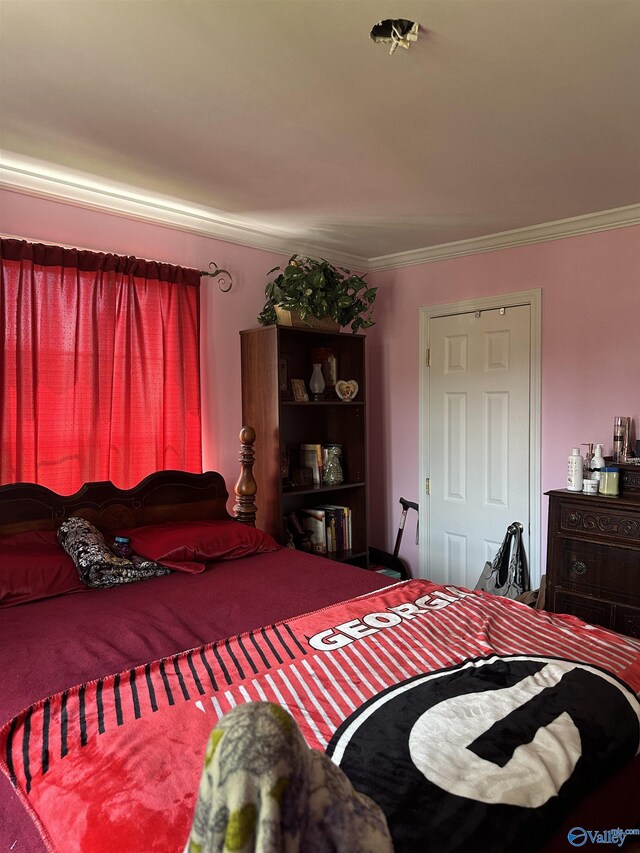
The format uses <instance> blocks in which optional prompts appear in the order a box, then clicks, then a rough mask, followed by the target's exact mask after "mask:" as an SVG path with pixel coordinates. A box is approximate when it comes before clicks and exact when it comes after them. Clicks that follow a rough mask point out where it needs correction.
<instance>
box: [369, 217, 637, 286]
mask: <svg viewBox="0 0 640 853" xmlns="http://www.w3.org/2000/svg"><path fill="white" fill-rule="evenodd" d="M630 225H640V204H631V205H629V206H627V207H616V208H613V209H612V210H601V211H599V212H598V213H587V214H585V215H583V216H574V217H571V218H570V219H559V220H557V221H555V222H543V223H541V224H540V225H530V226H527V227H526V228H515V229H514V230H513V231H501V232H499V233H497V234H487V235H486V236H484V237H473V238H471V239H469V240H458V241H456V242H454V243H441V244H440V245H438V246H428V247H426V248H424V249H415V250H413V251H410V252H398V253H397V254H394V255H381V256H380V257H377V258H369V269H370V270H371V271H374V270H376V271H377V270H389V269H395V268H397V267H406V266H413V265H415V264H426V263H431V262H433V261H443V260H446V259H447V258H459V257H462V256H463V255H477V254H480V253H482V252H493V251H495V250H496V249H508V248H512V247H514V246H527V245H529V244H530V243H544V242H547V241H548V240H560V239H563V238H565V237H577V236H579V235H580V234H592V233H594V232H596V231H608V230H610V229H612V228H625V227H627V226H630Z"/></svg>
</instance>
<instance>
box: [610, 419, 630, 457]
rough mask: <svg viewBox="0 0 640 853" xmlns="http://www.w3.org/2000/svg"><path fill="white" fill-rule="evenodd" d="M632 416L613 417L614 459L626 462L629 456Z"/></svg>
mask: <svg viewBox="0 0 640 853" xmlns="http://www.w3.org/2000/svg"><path fill="white" fill-rule="evenodd" d="M630 424H631V418H625V417H620V416H618V417H616V418H614V419H613V461H614V462H626V460H627V457H628V456H629V427H630Z"/></svg>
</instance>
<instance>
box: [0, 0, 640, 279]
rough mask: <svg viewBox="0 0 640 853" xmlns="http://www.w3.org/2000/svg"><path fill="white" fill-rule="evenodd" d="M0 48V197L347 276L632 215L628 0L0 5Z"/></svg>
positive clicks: (638, 156) (634, 29) (636, 75)
mask: <svg viewBox="0 0 640 853" xmlns="http://www.w3.org/2000/svg"><path fill="white" fill-rule="evenodd" d="M383 18H410V19H412V20H415V21H417V22H418V23H419V24H420V34H419V38H418V40H417V41H416V42H413V43H412V44H411V46H410V47H409V49H406V50H405V49H403V48H398V49H397V50H396V51H395V52H394V53H393V54H390V48H389V45H386V44H376V43H374V42H373V41H372V40H371V39H370V37H369V32H370V30H371V28H372V26H373V25H374V24H375V23H376V22H377V21H379V20H381V19H383ZM0 39H1V41H0V56H1V59H0V62H1V65H0V85H1V90H0V94H1V102H0V109H1V119H0V134H1V135H0V144H1V146H2V148H3V149H4V153H5V158H6V159H5V165H7V164H8V168H6V169H5V170H4V171H3V173H2V177H3V182H4V184H5V185H13V186H16V187H19V186H20V182H21V181H22V185H23V187H24V188H26V189H27V190H28V189H29V187H31V189H32V190H33V186H35V184H34V183H33V181H34V180H35V179H34V175H36V176H37V175H38V174H39V175H40V177H41V178H42V177H43V176H44V177H46V179H47V181H48V182H49V185H50V186H53V185H54V184H55V186H57V189H58V191H59V194H64V192H66V191H68V192H69V193H70V194H71V195H73V194H74V193H76V194H78V195H81V194H82V191H83V189H87V188H89V189H90V190H91V193H92V195H91V198H92V199H93V201H94V202H95V203H96V204H100V202H99V201H96V199H98V197H100V198H101V199H102V201H103V202H104V203H105V204H107V206H108V199H111V201H112V202H113V203H114V204H115V201H113V200H114V199H116V200H117V199H118V198H123V199H127V198H128V199H129V201H130V202H131V203H132V204H133V203H134V202H135V203H138V204H146V205H147V207H148V208H149V209H151V208H153V209H154V210H159V209H164V210H167V211H171V210H173V211H174V212H177V213H176V215H177V216H179V215H184V216H185V217H187V218H188V217H189V216H191V217H192V218H193V220H194V221H196V220H198V221H201V222H205V221H206V222H208V223H209V228H210V232H211V233H217V234H219V235H220V236H222V237H223V238H225V239H232V240H234V239H235V240H237V242H244V243H247V244H255V245H265V241H266V244H268V245H272V246H273V247H274V248H279V247H282V248H285V249H291V251H305V252H307V253H316V254H324V255H325V256H329V257H338V256H349V257H352V258H356V259H363V260H364V259H366V260H367V261H368V262H370V261H371V260H375V259H381V258H382V257H384V256H388V255H393V256H395V255H397V253H411V252H416V251H418V250H423V249H425V248H428V247H433V246H440V245H442V244H449V243H452V242H457V241H465V240H470V239H473V238H478V237H482V236H483V235H495V234H500V233H502V232H508V231H512V230H514V229H523V228H528V227H529V226H534V225H538V224H540V223H549V222H557V221H558V220H566V219H571V218H574V217H582V216H584V215H586V214H592V213H595V212H599V211H613V210H617V209H619V208H625V207H627V206H630V205H636V204H637V203H638V202H639V201H640V165H639V164H640V100H639V98H638V93H639V92H640V51H639V49H638V45H639V44H640V2H639V0H430V2H420V1H419V0H404V2H397V0H385V2H381V0H0ZM30 181H31V183H30ZM87 198H88V196H87ZM180 212H182V214H181V213H180ZM225 229H226V230H225ZM261 241H262V242H261Z"/></svg>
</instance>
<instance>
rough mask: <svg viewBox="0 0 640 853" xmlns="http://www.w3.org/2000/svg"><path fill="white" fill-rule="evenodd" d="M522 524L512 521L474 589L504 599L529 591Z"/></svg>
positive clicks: (485, 565)
mask: <svg viewBox="0 0 640 853" xmlns="http://www.w3.org/2000/svg"><path fill="white" fill-rule="evenodd" d="M522 530H523V527H522V524H520V522H519V521H514V522H513V523H512V524H510V525H509V526H508V527H507V532H506V533H505V537H504V539H503V541H502V545H501V546H500V547H499V548H498V553H497V554H496V556H495V557H494V558H493V560H492V562H486V563H485V564H484V569H483V570H482V574H481V575H480V578H479V579H478V583H477V584H476V586H475V588H476V589H480V590H482V591H483V592H491V593H493V594H494V595H501V596H503V597H504V598H517V597H518V596H519V595H522V593H523V592H528V591H529V590H530V589H531V584H530V581H529V566H528V563H527V555H526V552H525V549H524V542H523V541H522Z"/></svg>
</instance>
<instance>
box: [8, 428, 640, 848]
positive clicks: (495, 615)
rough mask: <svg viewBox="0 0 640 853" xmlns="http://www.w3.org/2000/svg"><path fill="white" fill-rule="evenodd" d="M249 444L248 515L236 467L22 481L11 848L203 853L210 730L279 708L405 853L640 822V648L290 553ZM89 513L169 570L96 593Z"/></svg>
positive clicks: (16, 551) (514, 609) (14, 535)
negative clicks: (78, 545) (198, 804)
mask: <svg viewBox="0 0 640 853" xmlns="http://www.w3.org/2000/svg"><path fill="white" fill-rule="evenodd" d="M240 437H241V452H240V465H241V472H240V477H239V479H238V481H237V483H236V486H235V506H234V509H233V515H231V514H230V513H229V512H228V511H227V503H228V497H229V495H228V491H227V488H226V485H225V483H224V481H223V479H222V477H221V476H220V475H219V474H216V473H214V472H208V473H206V474H188V473H185V472H167V471H165V472H159V473H157V474H154V475H151V476H150V477H148V478H147V479H146V480H145V481H143V482H142V483H141V484H140V485H139V486H137V487H135V488H134V489H130V490H124V491H123V490H119V489H117V488H116V487H114V486H113V485H112V484H111V483H94V484H87V485H86V486H84V487H83V489H81V490H80V491H79V492H78V493H77V494H76V495H72V496H70V497H61V496H59V495H55V494H54V493H52V492H49V491H48V490H46V489H43V488H42V487H39V486H34V485H30V484H16V485H9V486H2V487H0V536H2V539H0V583H1V584H2V595H1V596H0V604H2V605H3V606H2V607H1V608H0V673H1V676H0V715H1V716H0V726H2V728H1V729H0V767H1V769H2V771H3V773H2V774H1V775H0V803H1V804H2V805H1V808H0V844H1V845H2V846H1V848H0V849H3V850H16V851H20V850H22V851H29V853H32V851H33V853H35V851H41V850H54V851H64V853H73V851H82V853H93V851H95V853H98V851H108V850H109V851H110V850H115V849H118V850H126V851H132V853H135V851H138V850H140V851H142V850H145V851H148V850H153V851H167V853H168V851H181V850H182V849H183V848H184V845H185V842H186V840H187V837H188V832H189V827H190V822H191V817H192V814H193V809H194V805H195V796H196V792H197V787H198V780H199V777H200V772H201V769H202V763H203V756H204V750H205V746H206V740H207V736H208V734H209V732H210V730H211V728H213V726H214V725H215V723H216V721H217V719H219V717H220V716H221V715H222V714H224V713H225V712H226V711H227V710H229V709H230V708H232V707H233V706H234V705H236V704H238V703H242V702H246V701H259V700H265V699H267V700H270V701H274V702H276V703H278V704H281V705H283V706H285V707H286V708H287V709H288V710H289V711H290V712H291V713H292V715H293V716H294V718H295V719H296V721H297V722H298V724H299V726H300V729H301V730H302V732H303V734H304V736H305V739H306V740H307V742H308V744H309V745H310V746H312V747H314V748H318V749H322V750H325V751H326V752H327V753H328V754H330V755H331V756H332V758H333V760H334V761H335V762H336V763H338V764H339V765H340V766H341V767H342V769H343V770H344V771H345V772H346V773H347V775H348V776H349V777H350V778H351V779H352V781H353V783H354V785H356V787H358V789H360V790H364V791H365V792H366V793H369V794H370V796H372V797H373V798H374V799H375V800H376V801H377V802H378V803H379V804H380V805H381V806H382V808H383V810H384V811H385V814H386V815H387V820H388V823H389V827H390V829H391V832H392V837H393V840H394V845H395V848H396V850H398V851H411V850H421V849H426V841H425V839H427V838H428V839H429V844H430V845H432V846H434V847H435V848H436V849H439V850H460V849H463V848H466V847H468V846H470V845H472V846H473V849H475V850H483V849H486V850H501V849H504V850H509V849H514V847H516V846H518V847H521V848H522V849H540V848H543V847H546V848H547V849H555V848H556V847H557V848H558V849H562V848H563V847H564V849H568V848H567V831H568V830H569V829H571V828H572V827H584V828H585V829H586V830H592V831H598V830H600V831H604V830H610V829H612V828H614V827H615V828H621V829H623V830H630V831H631V830H633V829H634V828H635V827H637V826H638V824H639V822H640V805H639V803H638V800H639V798H638V796H637V792H638V789H639V788H640V766H639V764H638V758H637V757H634V756H637V753H638V748H639V744H640V706H639V704H638V692H639V691H640V643H638V642H637V641H634V640H631V639H629V638H624V637H621V636H619V635H616V634H613V633H610V632H607V631H604V630H601V629H598V628H595V627H593V626H588V625H586V624H584V623H582V622H580V621H579V620H577V619H575V618H573V617H568V616H562V615H550V614H546V613H544V612H536V611H534V610H532V609H531V608H528V607H526V606H525V605H523V604H520V603H517V602H511V601H504V600H502V599H498V598H496V597H495V596H490V595H487V594H485V593H476V592H471V591H469V590H464V589H461V588H457V587H455V586H447V587H443V586H437V585H434V584H431V583H430V582H428V581H425V580H409V581H402V582H399V583H398V582H395V581H393V580H392V579H390V578H387V577H385V576H384V575H380V574H377V573H375V572H369V571H365V570H362V569H359V568H356V567H353V566H350V565H346V564H339V563H336V562H334V561H331V560H327V559H324V558H322V557H317V556H312V555H309V554H304V553H301V552H299V551H294V550H292V549H289V548H281V547H279V546H277V545H276V544H275V543H274V542H273V540H271V539H270V537H268V536H266V535H265V534H263V533H261V532H260V531H258V530H256V529H255V527H254V521H255V512H256V508H255V496H256V486H255V481H254V480H253V476H252V473H251V468H252V464H253V447H252V445H253V440H254V437H255V436H254V433H253V430H251V429H250V428H245V429H243V431H242V432H241V434H240ZM77 518H81V519H85V520H86V521H89V522H91V523H92V524H94V525H95V527H97V528H98V529H99V530H100V531H102V533H103V534H104V535H105V538H106V539H107V541H110V540H111V539H112V538H113V536H114V535H115V534H117V533H122V532H125V533H126V534H127V535H130V537H131V539H132V543H133V544H134V545H135V544H136V543H137V544H138V546H139V553H141V554H143V555H144V556H145V557H147V558H149V559H155V560H157V562H158V563H159V564H160V565H161V566H165V565H166V566H170V567H171V572H170V573H169V574H162V575H158V576H153V577H150V578H148V579H145V580H142V581H139V582H132V583H121V584H118V585H116V586H114V587H110V588H105V589H88V588H87V587H85V586H84V585H82V584H80V583H78V575H77V572H76V571H75V566H73V570H72V569H71V567H70V566H69V562H68V559H70V558H69V556H68V554H67V553H66V552H65V551H62V549H61V548H60V547H59V546H58V545H57V544H56V543H57V538H56V531H57V530H58V528H60V527H61V526H64V525H65V524H66V523H68V521H69V519H77ZM203 530H205V532H206V536H205V539H204V540H202V539H198V537H199V536H200V537H202V536H203V535H204V534H203ZM141 531H142V532H141ZM176 536H177V537H178V539H177V540H176ZM211 537H213V539H214V540H215V541H213V543H212V541H211ZM196 540H197V542H196ZM25 542H26V546H25V545H24V543H25ZM176 542H178V544H176ZM194 542H196V544H195V545H194ZM167 543H169V544H167ZM21 547H22V548H23V549H24V548H25V547H26V554H27V556H28V559H25V558H24V554H23V555H22V556H21V553H22V552H21V550H20V549H21ZM56 548H58V551H56ZM146 548H149V549H150V550H149V553H147V552H146ZM34 555H36V556H38V555H40V556H42V555H44V557H42V559H43V560H44V562H43V563H38V560H36V558H35V557H34ZM61 555H62V556H63V557H64V558H67V559H63V560H62V565H61V564H60V562H61V561H60V557H61ZM52 560H53V563H52ZM34 561H35V563H36V564H37V565H36V567H35V569H34ZM181 563H182V565H181ZM27 564H29V566H30V572H31V574H29V571H26V568H25V566H27ZM54 564H55V565H54ZM72 565H73V564H72ZM43 566H44V568H43ZM34 571H35V575H34ZM25 572H26V573H25ZM13 574H17V575H19V581H18V582H16V583H15V584H14V588H13V589H12V590H10V592H9V593H7V587H10V586H11V581H10V579H8V578H9V575H11V576H13ZM457 721H460V722H457ZM470 732H471V733H474V734H473V737H470V734H469V733H470ZM471 741H473V743H472V745H470V743H471ZM634 790H635V792H636V794H635V796H634V795H633V793H632V792H633V791H634ZM150 838H151V839H152V840H151V841H150V840H149V839H150Z"/></svg>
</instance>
